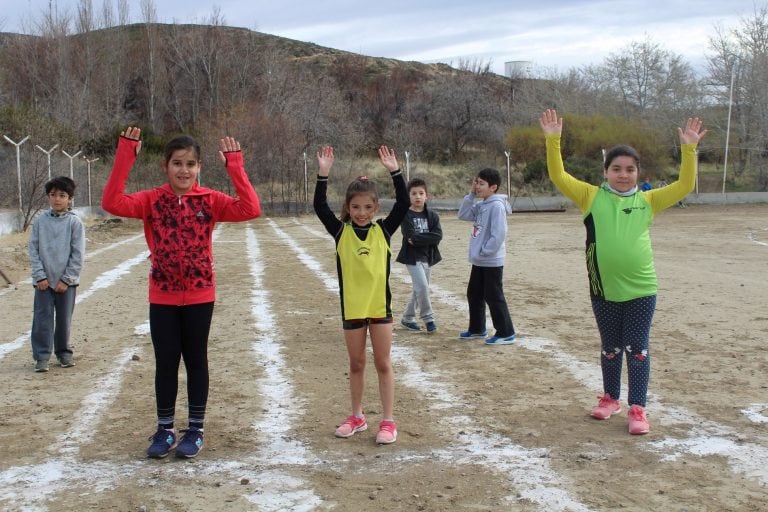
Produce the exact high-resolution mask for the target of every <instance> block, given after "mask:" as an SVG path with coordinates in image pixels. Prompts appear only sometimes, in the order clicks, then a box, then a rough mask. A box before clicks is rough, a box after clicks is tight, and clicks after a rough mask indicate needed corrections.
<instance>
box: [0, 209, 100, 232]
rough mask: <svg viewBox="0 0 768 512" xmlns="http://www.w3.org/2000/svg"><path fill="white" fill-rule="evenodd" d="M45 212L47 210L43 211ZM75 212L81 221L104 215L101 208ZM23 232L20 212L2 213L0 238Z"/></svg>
mask: <svg viewBox="0 0 768 512" xmlns="http://www.w3.org/2000/svg"><path fill="white" fill-rule="evenodd" d="M41 211H45V210H41ZM75 212H77V214H78V215H79V216H80V218H81V219H88V218H90V217H93V216H94V215H104V212H103V211H102V210H101V208H88V207H87V206H86V207H83V208H75ZM20 230H21V221H20V219H19V212H17V211H16V212H8V211H4V212H0V236H2V235H8V234H10V233H15V232H18V231H20Z"/></svg>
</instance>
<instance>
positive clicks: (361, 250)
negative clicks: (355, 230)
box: [357, 246, 371, 256]
mask: <svg viewBox="0 0 768 512" xmlns="http://www.w3.org/2000/svg"><path fill="white" fill-rule="evenodd" d="M370 254H371V248H370V247H366V246H362V247H360V248H359V249H358V250H357V255H358V256H368V255H370Z"/></svg>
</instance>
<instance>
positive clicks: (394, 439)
mask: <svg viewBox="0 0 768 512" xmlns="http://www.w3.org/2000/svg"><path fill="white" fill-rule="evenodd" d="M395 441H397V432H395V435H394V437H393V438H392V439H391V440H389V441H385V440H383V439H381V440H380V439H376V444H392V443H394V442H395Z"/></svg>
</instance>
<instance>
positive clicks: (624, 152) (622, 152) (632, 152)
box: [603, 144, 640, 171]
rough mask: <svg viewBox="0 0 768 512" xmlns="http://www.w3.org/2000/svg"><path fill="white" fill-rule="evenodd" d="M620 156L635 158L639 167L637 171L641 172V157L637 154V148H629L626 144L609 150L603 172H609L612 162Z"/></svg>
mask: <svg viewBox="0 0 768 512" xmlns="http://www.w3.org/2000/svg"><path fill="white" fill-rule="evenodd" d="M620 156H628V157H630V158H633V159H634V160H635V164H636V165H637V169H638V170H640V155H639V154H638V153H637V150H636V149H635V148H633V147H632V146H627V145H626V144H620V145H618V146H614V147H612V148H611V149H609V150H608V152H607V153H606V154H605V162H603V170H604V171H607V170H608V167H609V166H610V165H611V162H613V159H614V158H617V157H620Z"/></svg>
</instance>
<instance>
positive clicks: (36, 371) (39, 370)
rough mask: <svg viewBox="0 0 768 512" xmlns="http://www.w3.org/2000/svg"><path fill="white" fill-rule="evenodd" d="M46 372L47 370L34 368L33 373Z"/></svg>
mask: <svg viewBox="0 0 768 512" xmlns="http://www.w3.org/2000/svg"><path fill="white" fill-rule="evenodd" d="M47 371H48V368H35V373H45V372H47Z"/></svg>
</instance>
